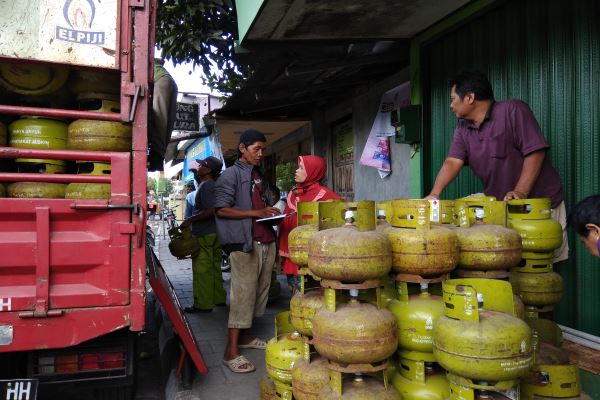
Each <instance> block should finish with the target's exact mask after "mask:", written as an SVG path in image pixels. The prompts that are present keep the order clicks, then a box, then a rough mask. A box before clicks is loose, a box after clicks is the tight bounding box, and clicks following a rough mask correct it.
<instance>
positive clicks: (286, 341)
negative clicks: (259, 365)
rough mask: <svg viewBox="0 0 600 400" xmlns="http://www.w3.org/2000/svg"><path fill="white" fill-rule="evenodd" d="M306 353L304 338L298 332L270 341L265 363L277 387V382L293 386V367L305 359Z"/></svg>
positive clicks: (276, 337) (279, 336) (285, 334)
mask: <svg viewBox="0 0 600 400" xmlns="http://www.w3.org/2000/svg"><path fill="white" fill-rule="evenodd" d="M304 353H305V342H304V338H303V337H302V336H301V335H300V334H299V333H298V332H291V333H284V334H281V335H278V336H275V337H274V338H272V339H271V340H269V341H268V343H267V348H266V350H265V363H266V367H267V374H269V376H270V377H271V378H273V380H274V381H275V386H277V382H282V383H284V384H286V385H291V384H292V367H293V366H294V364H295V363H296V362H297V361H299V360H300V359H302V358H303V355H304Z"/></svg>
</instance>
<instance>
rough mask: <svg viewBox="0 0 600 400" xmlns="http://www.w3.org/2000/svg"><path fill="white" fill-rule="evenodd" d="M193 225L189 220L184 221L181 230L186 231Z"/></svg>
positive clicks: (180, 226)
mask: <svg viewBox="0 0 600 400" xmlns="http://www.w3.org/2000/svg"><path fill="white" fill-rule="evenodd" d="M191 224H192V223H191V222H190V221H189V220H187V219H186V220H185V221H183V222H182V223H181V225H179V229H185V228H187V227H188V226H190V225H191Z"/></svg>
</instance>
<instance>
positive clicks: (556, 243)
mask: <svg viewBox="0 0 600 400" xmlns="http://www.w3.org/2000/svg"><path fill="white" fill-rule="evenodd" d="M508 226H509V227H510V228H512V229H514V230H516V231H517V232H519V234H520V235H521V239H522V242H523V250H524V251H531V252H550V251H552V250H554V249H557V248H559V247H560V246H561V244H562V239H563V233H562V227H561V225H560V224H559V223H558V222H557V221H555V220H554V219H552V210H551V204H550V199H548V198H543V199H524V200H511V201H509V202H508Z"/></svg>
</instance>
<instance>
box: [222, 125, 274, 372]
mask: <svg viewBox="0 0 600 400" xmlns="http://www.w3.org/2000/svg"><path fill="white" fill-rule="evenodd" d="M266 145H267V139H266V138H265V136H264V135H263V134H262V133H260V132H258V131H255V130H247V131H245V132H243V133H242V135H241V136H240V143H239V145H238V155H239V159H238V160H237V161H236V162H235V164H234V165H233V166H231V167H229V168H227V169H226V170H225V172H223V174H222V175H221V177H220V178H219V179H218V181H217V184H216V187H215V205H214V207H215V210H216V215H217V219H216V221H217V234H218V237H219V241H220V242H221V245H222V246H223V250H225V252H227V253H229V262H230V265H231V292H230V309H229V322H228V328H229V331H228V337H227V347H226V348H225V355H224V359H223V363H224V364H225V365H226V366H227V367H228V368H229V369H230V370H231V371H232V372H235V373H246V372H252V371H254V370H255V367H254V365H252V363H251V362H250V361H249V360H248V359H247V358H246V357H244V356H243V355H241V354H240V348H256V349H265V348H266V343H265V341H264V340H261V339H259V338H253V337H252V336H250V335H249V334H248V332H247V329H249V328H251V327H252V320H253V318H254V317H259V316H261V315H263V314H264V311H265V307H266V305H267V299H268V295H269V286H270V283H271V272H272V271H273V265H274V262H275V254H276V246H275V242H276V235H275V232H274V230H273V228H272V226H271V225H269V224H265V223H260V222H256V219H258V218H265V217H272V216H275V215H278V214H280V211H279V210H278V209H277V208H275V207H270V205H271V204H273V201H272V200H273V199H272V198H271V197H272V191H271V190H270V185H269V184H268V182H266V181H265V179H264V178H263V176H262V174H261V173H260V171H259V169H258V165H259V164H260V162H261V160H262V157H263V152H264V150H265V147H266Z"/></svg>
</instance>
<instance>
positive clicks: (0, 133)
mask: <svg viewBox="0 0 600 400" xmlns="http://www.w3.org/2000/svg"><path fill="white" fill-rule="evenodd" d="M7 144H8V130H7V129H6V125H4V124H3V123H2V122H0V146H6V145H7Z"/></svg>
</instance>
